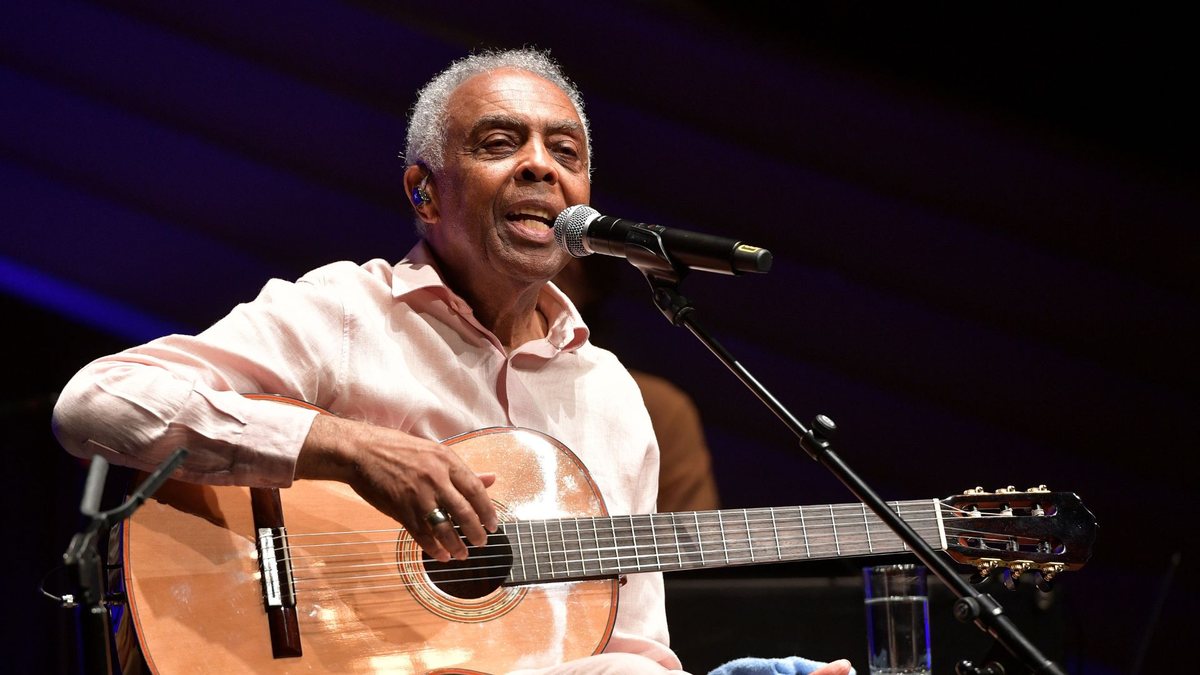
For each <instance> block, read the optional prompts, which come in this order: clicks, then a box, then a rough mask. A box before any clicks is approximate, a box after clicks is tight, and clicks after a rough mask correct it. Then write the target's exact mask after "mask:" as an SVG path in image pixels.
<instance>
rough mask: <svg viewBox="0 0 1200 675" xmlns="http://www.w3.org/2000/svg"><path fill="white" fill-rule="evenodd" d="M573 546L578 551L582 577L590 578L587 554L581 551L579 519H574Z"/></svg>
mask: <svg viewBox="0 0 1200 675" xmlns="http://www.w3.org/2000/svg"><path fill="white" fill-rule="evenodd" d="M575 546H576V547H577V549H578V551H579V569H581V570H583V576H585V577H586V576H590V575H589V574H588V568H587V560H588V556H587V552H586V551H584V550H583V533H582V532H581V531H580V530H579V518H576V519H575Z"/></svg>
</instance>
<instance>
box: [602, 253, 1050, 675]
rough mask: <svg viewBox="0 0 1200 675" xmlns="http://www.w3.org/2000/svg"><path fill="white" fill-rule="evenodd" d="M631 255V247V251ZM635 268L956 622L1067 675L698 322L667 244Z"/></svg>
mask: <svg viewBox="0 0 1200 675" xmlns="http://www.w3.org/2000/svg"><path fill="white" fill-rule="evenodd" d="M626 250H627V251H630V249H629V248H627V249H626ZM626 257H627V259H628V260H629V262H630V264H632V265H633V266H634V267H637V268H638V270H639V271H641V272H642V274H643V275H645V277H646V281H648V282H649V283H650V289H651V291H652V293H653V297H654V304H655V305H656V306H657V307H658V308H659V310H660V311H661V312H662V313H663V315H664V316H665V317H666V318H667V320H668V321H670V322H671V324H672V325H675V326H682V327H684V328H687V329H688V331H690V332H691V333H692V335H694V336H696V338H697V339H698V340H700V342H702V343H703V344H704V346H705V347H707V348H708V350H709V351H710V352H712V353H713V355H714V356H716V357H717V359H719V360H720V361H721V363H723V364H725V367H726V368H728V369H729V370H730V372H732V373H733V374H734V376H735V377H737V378H738V379H739V380H741V381H742V384H744V385H746V387H747V388H748V389H750V391H751V392H752V393H753V394H754V395H755V396H756V397H757V398H758V400H760V401H762V403H763V405H765V406H767V408H768V409H770V411H771V412H772V413H774V414H775V416H776V417H778V418H779V420H780V421H781V422H783V424H784V426H786V427H787V428H788V429H789V430H791V432H792V433H793V434H795V436H796V437H797V438H798V439H799V440H800V447H801V448H803V449H804V451H805V452H807V453H808V455H809V456H810V457H812V458H813V459H814V460H816V461H817V462H819V463H820V464H821V465H822V466H824V467H825V468H826V469H828V470H829V471H830V472H831V473H833V475H834V476H835V477H836V478H837V479H838V480H839V481H841V483H842V484H843V485H845V486H846V488H847V489H849V490H850V492H851V493H853V494H854V496H855V497H858V499H859V501H861V502H862V503H864V504H866V505H867V506H868V507H869V508H870V509H871V510H872V511H874V512H875V515H877V516H878V517H879V518H880V520H882V521H883V522H884V523H885V524H887V526H888V527H889V528H891V530H892V531H893V532H895V533H896V534H897V536H899V537H900V539H901V540H902V541H904V543H906V544H908V546H909V548H910V549H911V550H912V552H913V553H914V554H915V555H916V556H917V558H919V559H920V560H921V562H922V563H924V564H925V565H926V566H927V567H928V568H929V569H931V570H933V573H934V574H935V575H936V576H937V577H938V578H939V579H941V580H942V582H943V583H944V584H946V587H947V588H949V589H950V590H951V591H952V592H953V593H954V595H955V596H956V597H957V598H958V601H957V602H955V605H954V614H955V617H956V618H957V619H958V620H960V621H963V622H966V621H970V622H972V623H974V624H975V625H976V626H977V627H978V628H979V629H980V630H982V631H984V632H985V633H987V634H989V635H991V636H992V638H993V639H995V640H996V641H997V642H999V643H1000V644H1001V645H1002V646H1003V647H1004V648H1005V649H1007V650H1008V651H1009V652H1010V653H1011V654H1012V655H1013V656H1014V657H1016V658H1017V659H1019V660H1020V661H1021V662H1022V663H1023V664H1024V665H1025V666H1027V667H1028V668H1029V670H1030V672H1032V673H1046V674H1047V675H1065V673H1064V671H1063V670H1062V669H1061V668H1059V666H1058V665H1057V664H1055V663H1054V662H1053V661H1051V660H1050V659H1048V658H1046V657H1045V656H1044V655H1042V653H1041V652H1040V651H1039V650H1038V648H1037V647H1036V646H1035V645H1034V644H1033V643H1032V642H1030V641H1029V640H1028V638H1026V637H1025V636H1024V635H1023V634H1022V633H1021V631H1020V629H1018V628H1017V626H1016V624H1014V623H1013V622H1012V620H1011V619H1009V618H1008V617H1007V616H1006V615H1005V614H1004V608H1003V607H1001V606H1000V603H999V602H997V601H996V600H995V599H994V598H992V597H991V596H990V595H988V594H986V593H980V592H979V591H978V590H976V589H975V588H974V587H973V586H971V585H970V584H969V583H967V582H966V581H964V580H963V579H962V578H961V577H960V576H959V575H958V574H957V573H956V572H955V570H954V568H953V567H951V566H950V563H949V562H947V560H946V559H945V558H943V557H941V556H939V555H937V554H936V552H935V551H934V550H933V549H932V548H931V547H930V546H929V544H928V543H927V542H926V541H925V540H924V539H922V538H921V536H920V535H918V534H917V533H916V532H915V531H914V530H913V529H912V527H910V526H909V525H908V523H906V522H904V520H903V519H901V518H900V516H899V515H897V514H896V513H895V512H893V511H892V510H891V509H889V508H887V503H886V502H884V501H883V499H881V498H880V497H879V495H878V494H876V493H875V491H874V490H872V489H871V487H870V486H868V485H867V484H866V482H864V481H863V479H862V478H860V477H859V476H858V475H857V474H856V473H854V471H853V470H852V469H851V468H850V467H849V466H848V465H847V464H846V463H845V462H843V461H842V459H841V458H840V457H838V456H837V454H836V453H834V451H833V446H832V445H831V443H830V439H831V438H832V436H833V433H834V431H836V429H837V427H836V425H835V424H834V423H833V420H831V419H829V418H828V417H826V416H825V415H817V417H816V419H815V420H814V422H813V428H812V429H809V428H807V427H805V426H804V425H803V424H801V423H800V421H799V420H797V419H796V417H795V416H794V415H792V413H791V412H790V411H789V410H788V409H787V408H786V407H785V406H784V405H783V404H782V403H781V402H780V401H779V399H777V398H775V396H774V395H772V394H771V392H770V391H768V390H767V388H766V387H765V386H763V385H762V383H760V382H759V381H758V380H757V379H755V377H754V376H753V375H751V374H750V371H748V370H746V368H745V367H744V366H742V364H741V363H740V362H738V360H737V359H736V358H734V356H733V355H732V354H730V353H729V351H728V350H726V349H725V347H724V346H722V345H721V343H720V342H718V341H717V340H716V339H715V338H713V337H712V336H711V335H710V334H709V333H708V331H707V330H705V329H704V327H703V326H702V325H701V324H700V323H699V322H698V321H697V320H696V316H695V310H694V308H693V307H692V305H691V303H690V302H689V301H688V299H687V298H685V297H683V295H682V294H680V292H679V284H680V282H681V281H682V280H683V277H684V276H685V275H686V273H687V270H686V269H685V268H683V267H682V266H678V265H674V264H673V263H672V262H671V260H670V257H669V256H667V255H666V253H665V251H664V250H663V249H662V246H661V242H660V243H659V245H658V246H655V242H653V241H647V242H645V246H644V247H643V250H642V251H641V252H637V251H634V252H630V253H629V254H628V255H627V256H626Z"/></svg>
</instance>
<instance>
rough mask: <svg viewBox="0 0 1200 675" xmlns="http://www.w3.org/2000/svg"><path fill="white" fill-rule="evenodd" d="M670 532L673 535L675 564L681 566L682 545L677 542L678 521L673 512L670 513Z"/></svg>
mask: <svg viewBox="0 0 1200 675" xmlns="http://www.w3.org/2000/svg"><path fill="white" fill-rule="evenodd" d="M671 533H672V534H674V535H675V558H676V561H677V562H676V564H677V565H678V566H679V567H681V568H682V567H683V546H681V545H680V544H679V522H678V521H677V520H676V519H675V513H674V512H672V513H671Z"/></svg>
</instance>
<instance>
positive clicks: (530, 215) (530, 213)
mask: <svg viewBox="0 0 1200 675" xmlns="http://www.w3.org/2000/svg"><path fill="white" fill-rule="evenodd" d="M508 217H509V218H511V219H513V220H529V219H533V220H540V221H544V222H546V223H551V222H553V221H554V214H552V213H550V212H549V211H547V210H546V209H542V208H538V207H530V208H528V209H525V210H523V211H521V212H519V213H512V214H509V216H508Z"/></svg>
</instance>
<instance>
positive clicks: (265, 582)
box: [250, 488, 303, 659]
mask: <svg viewBox="0 0 1200 675" xmlns="http://www.w3.org/2000/svg"><path fill="white" fill-rule="evenodd" d="M250 502H251V506H252V507H253V511H254V528H255V530H256V532H257V543H258V569H259V572H261V576H262V587H263V604H264V605H265V609H266V612H267V624H268V626H269V629H270V633H271V655H272V656H273V657H275V658H277V659H284V658H293V657H297V656H301V655H302V654H303V650H302V649H301V647H300V622H299V620H298V617H297V615H296V593H295V591H294V588H293V583H292V582H293V579H292V560H291V556H290V555H289V551H288V541H287V528H286V527H285V526H284V524H283V504H282V502H281V501H280V499H279V490H278V489H275V488H250Z"/></svg>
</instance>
